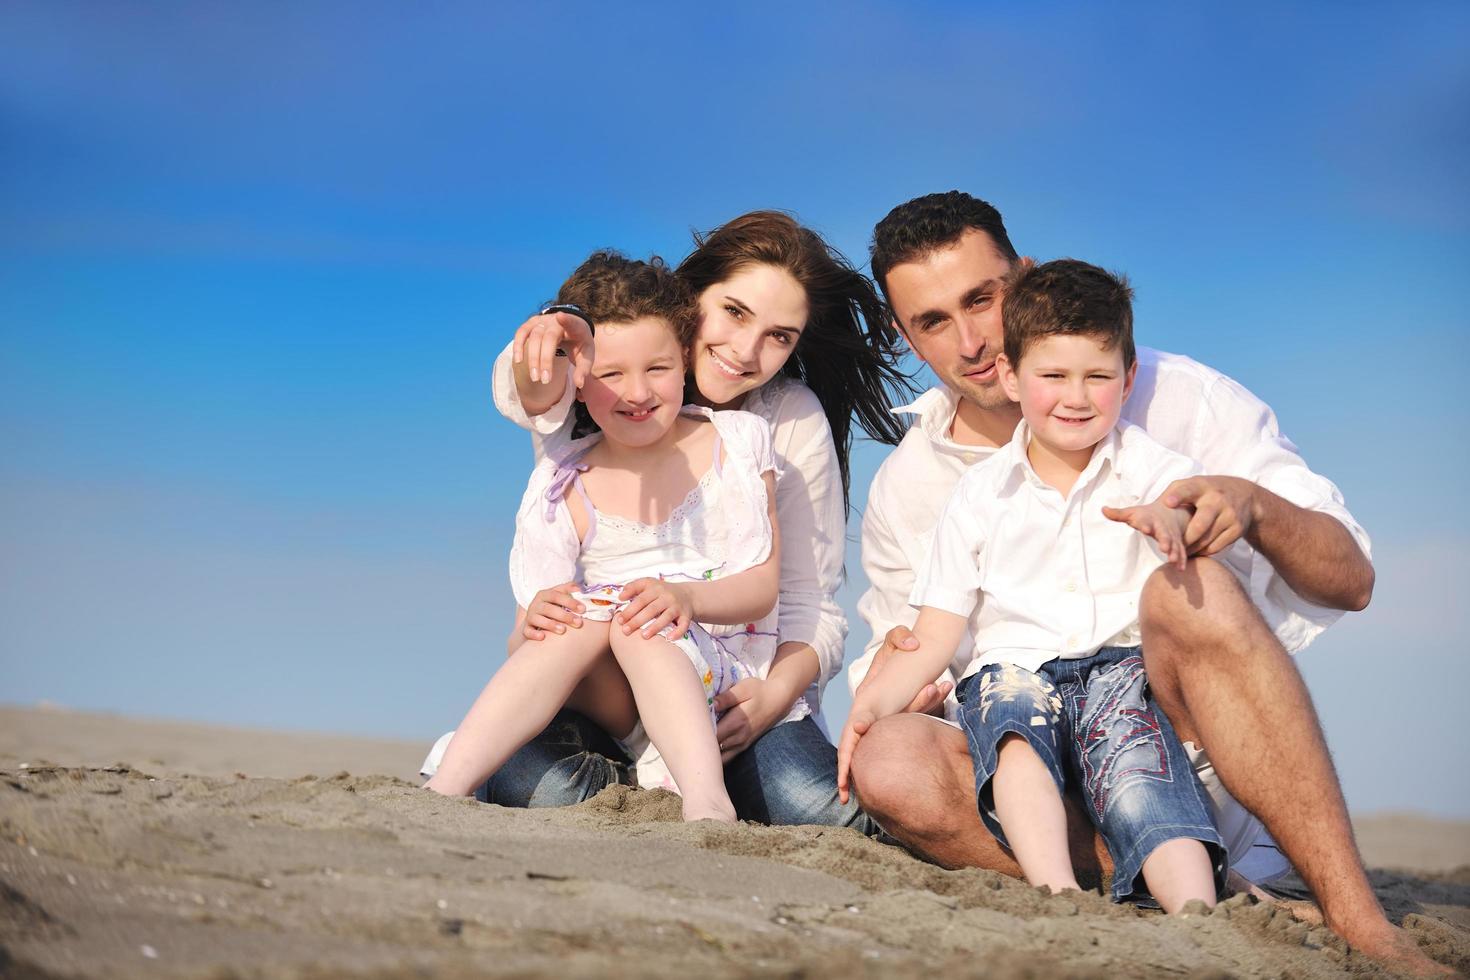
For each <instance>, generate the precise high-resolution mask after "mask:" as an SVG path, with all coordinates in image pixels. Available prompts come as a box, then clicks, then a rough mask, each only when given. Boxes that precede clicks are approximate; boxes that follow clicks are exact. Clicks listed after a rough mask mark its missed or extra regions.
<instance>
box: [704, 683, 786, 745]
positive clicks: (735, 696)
mask: <svg viewBox="0 0 1470 980" xmlns="http://www.w3.org/2000/svg"><path fill="white" fill-rule="evenodd" d="M795 703H796V696H795V695H789V694H788V693H787V692H786V691H785V690H784V689H783V688H782V686H781V685H780V684H776V683H773V682H771V681H769V680H764V679H762V678H760V677H747V678H746V679H745V680H743V681H740V682H739V683H738V684H736V685H735V686H734V687H732V688H730V689H729V690H728V691H721V692H720V693H719V694H718V695H716V696H715V703H714V709H715V710H716V711H718V712H720V721H719V724H717V725H716V726H715V738H716V739H718V740H719V743H720V760H721V761H722V762H729V761H730V760H731V759H733V758H735V757H736V756H737V755H739V754H740V753H742V752H744V751H745V750H746V749H748V748H750V746H751V745H752V744H754V743H755V740H756V739H758V738H760V737H761V736H762V735H764V734H765V733H766V732H768V731H770V730H771V727H772V726H773V725H775V724H776V722H778V721H780V720H781V719H782V718H784V717H785V716H786V712H788V711H790V710H791V706H792V705H793V704H795Z"/></svg>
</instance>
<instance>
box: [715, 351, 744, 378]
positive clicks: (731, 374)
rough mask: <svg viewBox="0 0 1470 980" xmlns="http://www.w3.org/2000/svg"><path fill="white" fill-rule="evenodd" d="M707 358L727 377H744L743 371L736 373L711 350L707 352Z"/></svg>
mask: <svg viewBox="0 0 1470 980" xmlns="http://www.w3.org/2000/svg"><path fill="white" fill-rule="evenodd" d="M709 356H710V359H711V360H713V361H714V362H715V364H716V365H717V366H718V367H719V369H720V370H721V371H723V372H724V373H725V375H726V376H727V377H731V378H739V377H743V376H744V374H745V372H744V371H737V370H735V369H734V368H732V367H731V366H730V365H729V364H727V363H725V359H724V358H722V357H720V355H718V354H716V353H715V352H714V351H713V350H711V351H710V352H709Z"/></svg>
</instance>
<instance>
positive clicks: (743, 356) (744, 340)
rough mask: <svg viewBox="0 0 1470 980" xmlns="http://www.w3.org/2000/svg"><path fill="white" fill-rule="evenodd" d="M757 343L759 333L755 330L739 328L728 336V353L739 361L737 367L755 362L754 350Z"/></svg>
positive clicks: (743, 366)
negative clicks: (732, 334)
mask: <svg viewBox="0 0 1470 980" xmlns="http://www.w3.org/2000/svg"><path fill="white" fill-rule="evenodd" d="M759 343H760V334H759V332H758V331H755V330H739V331H736V333H735V335H734V336H732V337H731V338H730V353H731V354H732V355H734V357H735V359H736V360H738V361H739V362H740V363H739V367H742V368H749V367H750V366H751V365H752V364H754V363H755V350H756V346H757V345H758V344H759Z"/></svg>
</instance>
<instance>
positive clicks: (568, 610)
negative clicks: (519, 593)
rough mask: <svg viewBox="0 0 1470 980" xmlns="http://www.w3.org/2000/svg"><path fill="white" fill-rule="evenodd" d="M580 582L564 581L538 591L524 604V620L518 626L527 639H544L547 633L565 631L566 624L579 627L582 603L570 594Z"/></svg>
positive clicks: (574, 627) (575, 627) (576, 588)
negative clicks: (528, 603) (528, 602)
mask: <svg viewBox="0 0 1470 980" xmlns="http://www.w3.org/2000/svg"><path fill="white" fill-rule="evenodd" d="M579 588H581V586H579V585H578V584H577V583H576V582H563V583H562V584H561V585H553V586H552V587H551V588H549V589H542V590H541V591H540V592H537V593H536V595H535V597H534V598H533V599H532V600H531V605H530V606H528V607H527V608H526V621H525V623H524V624H523V625H522V627H521V631H522V633H523V635H524V636H525V637H526V639H528V640H544V639H546V637H547V635H548V634H550V633H565V632H566V631H567V627H568V626H570V627H571V628H572V629H581V628H582V616H581V614H582V612H583V611H584V609H583V606H582V603H580V602H578V601H577V600H576V599H574V598H572V593H573V592H576V591H577V590H578V589H579Z"/></svg>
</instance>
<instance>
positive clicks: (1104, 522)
mask: <svg viewBox="0 0 1470 980" xmlns="http://www.w3.org/2000/svg"><path fill="white" fill-rule="evenodd" d="M1031 438H1032V435H1031V428H1030V426H1028V425H1027V424H1026V423H1025V422H1022V423H1021V424H1020V425H1018V426H1017V427H1016V432H1015V435H1014V436H1013V437H1012V439H1011V441H1010V442H1009V443H1007V444H1006V445H1004V446H1002V447H1001V448H1000V449H999V450H998V451H996V452H994V453H992V454H991V455H990V456H989V457H988V458H986V459H985V460H982V461H981V462H979V463H976V464H975V465H974V466H972V467H970V468H969V469H967V470H965V471H964V473H963V474H962V475H961V477H960V480H959V483H957V484H956V485H955V488H954V491H953V493H951V494H950V497H949V501H948V503H946V504H945V507H944V511H943V514H942V515H941V517H940V519H939V524H938V526H937V528H936V529H935V533H934V536H933V547H932V550H931V552H930V556H929V562H928V564H927V565H926V566H925V567H924V568H922V569H920V570H919V573H918V577H917V580H916V581H915V583H914V588H913V591H912V593H911V595H910V596H909V604H910V605H912V606H913V607H915V608H916V609H917V608H918V607H920V606H933V607H934V608H937V609H942V610H944V611H945V612H951V613H954V614H955V615H958V616H966V617H971V630H970V642H969V647H970V648H969V650H968V651H967V650H964V649H961V650H957V651H955V655H954V657H953V659H952V661H951V664H952V667H951V669H955V670H958V671H959V677H960V679H964V678H965V677H968V676H969V675H971V674H974V673H976V672H978V671H979V670H980V669H981V668H982V667H984V666H985V665H987V664H997V663H1010V664H1015V665H1016V666H1018V667H1024V668H1025V669H1026V670H1030V671H1036V670H1039V669H1040V668H1041V665H1042V664H1044V663H1046V662H1048V661H1050V660H1056V659H1063V660H1076V659H1082V658H1084V657H1090V656H1092V655H1093V654H1094V653H1096V652H1097V651H1098V650H1099V649H1100V648H1102V647H1104V646H1137V645H1138V643H1139V631H1138V597H1139V595H1140V593H1141V592H1142V591H1143V585H1144V583H1145V582H1146V581H1147V580H1148V577H1149V575H1151V574H1152V573H1153V572H1154V570H1155V569H1157V568H1158V567H1159V566H1160V565H1161V564H1163V556H1162V554H1161V553H1160V551H1159V548H1158V545H1157V544H1155V542H1154V540H1153V539H1152V538H1149V537H1146V536H1144V535H1143V534H1140V533H1139V532H1138V531H1135V530H1134V529H1133V528H1131V527H1129V526H1128V525H1127V524H1121V523H1119V522H1117V521H1112V520H1109V519H1108V518H1106V517H1104V516H1103V512H1102V511H1103V507H1105V506H1106V507H1120V508H1121V507H1132V506H1135V505H1138V504H1147V503H1150V502H1152V501H1154V500H1156V499H1158V498H1159V497H1160V496H1162V495H1163V492H1164V490H1165V488H1167V487H1168V486H1169V484H1170V483H1173V482H1174V481H1175V480H1181V479H1184V478H1185V477H1188V476H1193V475H1195V474H1198V473H1200V472H1202V470H1201V469H1200V467H1199V464H1197V463H1196V462H1194V460H1192V459H1190V458H1189V457H1188V456H1183V455H1180V454H1179V453H1175V452H1171V451H1170V450H1168V449H1165V448H1164V447H1163V446H1161V445H1160V444H1159V443H1158V442H1156V441H1155V440H1153V439H1151V438H1150V437H1149V435H1148V434H1147V433H1146V432H1144V431H1143V429H1142V428H1140V427H1139V426H1137V425H1133V424H1130V423H1127V422H1121V421H1120V422H1119V423H1118V424H1117V425H1116V426H1115V427H1114V428H1113V429H1111V430H1109V431H1108V433H1107V434H1106V435H1105V436H1104V437H1103V438H1102V440H1101V441H1099V442H1098V444H1097V446H1096V447H1095V448H1094V449H1093V453H1092V459H1091V460H1090V461H1089V462H1088V464H1087V467H1086V468H1085V469H1084V470H1083V472H1082V473H1081V475H1079V476H1078V478H1077V481H1076V483H1075V484H1074V485H1073V486H1072V488H1071V490H1070V491H1069V492H1068V493H1067V495H1066V496H1065V497H1063V496H1062V494H1061V492H1060V491H1058V490H1057V489H1056V488H1055V487H1052V486H1050V485H1049V484H1047V483H1046V482H1044V481H1043V480H1042V479H1041V478H1040V477H1039V476H1038V475H1037V474H1036V470H1035V469H1034V468H1033V467H1032V466H1031V463H1030V460H1028V459H1027V446H1028V445H1029V443H1030V441H1031ZM1219 557H1220V559H1221V560H1222V561H1225V562H1226V563H1227V564H1229V565H1230V566H1231V568H1232V569H1233V570H1234V571H1235V572H1236V574H1237V575H1239V576H1240V577H1241V579H1242V581H1244V580H1246V578H1247V577H1248V576H1249V574H1250V555H1249V552H1248V551H1247V550H1246V548H1245V546H1244V543H1243V542H1237V545H1236V546H1233V547H1232V548H1230V549H1229V550H1227V551H1226V552H1225V553H1224V554H1222V555H1220V556H1219ZM972 614H973V616H972ZM964 661H968V662H967V663H966V664H965V666H964V667H963V668H962V669H961V668H960V664H961V663H962V662H964Z"/></svg>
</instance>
